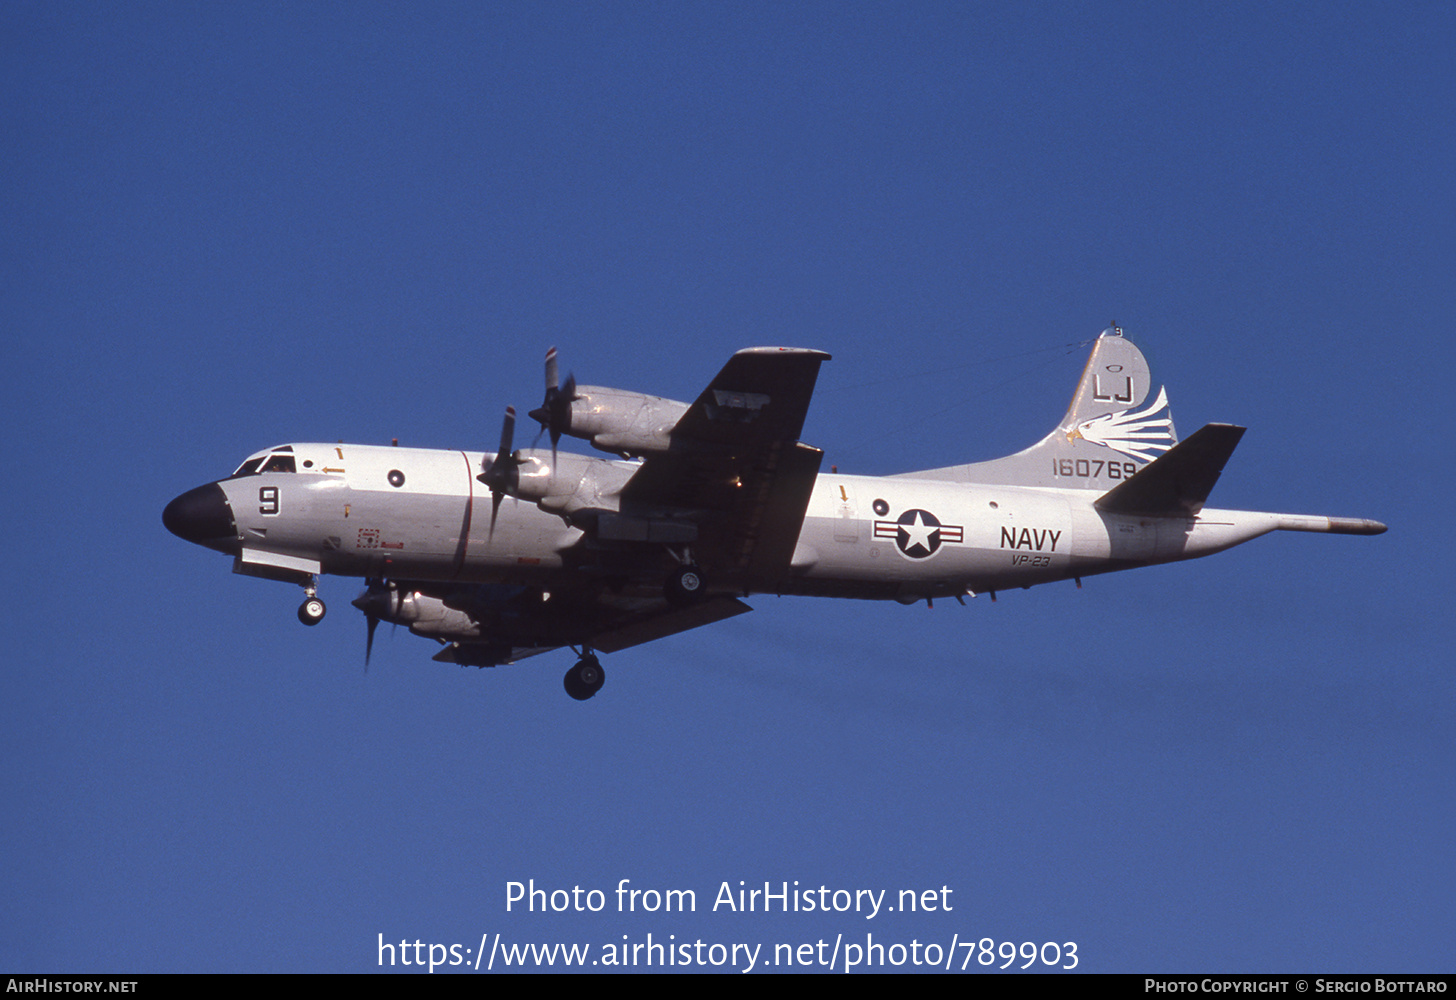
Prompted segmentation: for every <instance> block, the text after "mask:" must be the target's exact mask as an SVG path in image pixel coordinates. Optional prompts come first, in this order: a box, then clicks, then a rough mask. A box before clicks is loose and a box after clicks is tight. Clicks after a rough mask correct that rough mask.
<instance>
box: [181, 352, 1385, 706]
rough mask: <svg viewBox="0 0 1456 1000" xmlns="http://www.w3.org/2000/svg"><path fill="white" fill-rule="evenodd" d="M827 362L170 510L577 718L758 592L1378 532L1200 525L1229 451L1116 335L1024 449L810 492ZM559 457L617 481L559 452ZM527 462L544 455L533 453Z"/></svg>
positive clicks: (969, 584)
mask: <svg viewBox="0 0 1456 1000" xmlns="http://www.w3.org/2000/svg"><path fill="white" fill-rule="evenodd" d="M827 360H829V355H828V354H825V353H823V352H821V351H813V350H805V349H799V348H782V347H771V348H766V347H756V348H749V349H747V350H743V351H739V352H738V353H736V354H734V355H733V356H732V357H731V358H730V359H729V360H728V363H727V364H726V365H725V366H724V367H723V370H722V371H720V372H719V373H718V375H717V377H716V378H714V379H713V381H712V382H710V383H709V384H708V387H707V388H706V389H704V390H703V392H702V394H701V395H699V396H698V398H697V400H696V401H694V402H693V403H691V404H689V403H681V402H677V401H674V400H670V399H663V398H660V397H657V396H648V395H643V394H641V393H636V392H627V391H624V390H619V389H608V388H603V387H599V386H588V385H577V384H576V381H575V379H574V378H568V379H567V381H566V383H565V384H564V385H563V384H561V383H560V381H559V378H558V366H557V360H556V353H555V349H554V348H553V349H552V350H551V351H550V352H548V353H547V356H546V398H545V401H544V402H543V403H542V405H541V407H540V408H539V409H536V410H533V411H532V412H531V414H530V416H531V417H533V418H534V419H535V420H536V421H537V422H538V423H540V425H541V427H542V431H543V432H544V433H549V436H550V442H551V446H550V448H549V449H546V448H539V449H538V448H532V449H527V450H521V451H516V450H514V449H513V445H512V438H513V435H514V431H515V410H514V408H507V410H506V417H505V421H504V425H503V427H502V431H501V439H500V446H499V447H498V448H497V449H496V451H495V452H493V453H491V452H485V453H482V452H470V451H437V450H427V449H419V448H400V447H394V446H374V445H358V444H339V445H333V444H285V445H280V446H278V447H275V448H269V449H267V450H266V451H260V452H257V453H256V454H254V455H250V456H249V457H248V458H247V460H246V461H244V462H243V463H242V465H240V466H239V467H238V469H237V471H236V472H234V473H233V474H232V475H231V476H228V477H227V478H225V479H222V480H219V481H218V482H214V483H208V484H207V485H205V486H199V487H197V488H196V489H193V490H189V491H188V492H186V493H183V494H182V495H181V496H178V497H177V498H176V499H174V500H173V501H172V502H171V503H169V504H167V506H166V509H165V510H164V511H163V512H162V521H163V523H164V524H165V525H166V527H167V528H168V529H169V530H170V531H171V532H172V533H173V534H176V535H178V536H180V537H181V538H184V539H186V540H187V541H190V542H195V543H197V544H198V545H203V546H206V547H208V548H211V549H216V550H217V551H219V552H225V553H227V554H228V555H230V556H232V557H233V571H234V572H236V573H244V574H248V575H251V576H259V577H265V578H268V579H272V580H282V581H285V582H290V583H295V584H299V585H301V586H302V587H303V588H304V594H305V599H304V601H303V604H302V605H301V606H300V607H299V609H298V617H299V620H300V621H302V622H303V623H304V624H305V625H314V624H317V623H318V622H319V621H320V620H321V619H322V618H323V617H324V612H325V608H324V603H323V601H321V600H319V598H318V593H317V580H318V576H319V575H320V574H323V573H332V574H337V575H341V576H358V577H364V578H365V581H366V589H365V591H364V592H363V594H361V595H360V597H359V598H358V599H356V600H355V601H354V602H353V603H354V606H355V607H357V608H359V610H361V611H362V612H363V613H364V616H365V621H366V626H367V636H366V640H365V664H366V668H367V664H368V660H369V655H370V652H371V650H372V647H373V643H374V632H375V629H376V628H377V626H378V625H379V623H380V622H381V621H384V622H391V623H394V624H396V625H406V626H408V628H409V630H410V631H411V632H413V633H415V634H416V635H421V636H425V637H428V638H431V639H434V640H435V641H436V642H438V643H439V644H440V646H441V647H442V648H441V649H440V650H439V651H438V652H437V654H436V655H435V657H434V659H436V660H440V661H444V662H449V663H456V664H461V665H471V666H477V667H486V666H496V665H498V664H505V663H512V662H515V661H517V660H520V659H523V658H525V657H528V656H532V655H534V654H537V653H544V652H547V651H549V650H552V649H557V648H561V647H570V648H571V649H572V650H573V651H574V652H575V653H576V654H577V657H578V659H577V661H576V663H575V665H574V666H573V667H572V668H571V670H569V671H568V672H567V674H566V678H565V687H566V691H567V693H568V694H570V695H571V696H572V697H573V698H576V699H578V700H584V699H587V698H590V697H591V696H592V695H594V694H595V693H596V692H597V691H598V690H599V689H600V688H601V686H602V682H603V680H604V674H603V671H602V667H601V664H600V662H599V660H598V658H597V655H596V654H598V653H614V652H617V651H618V650H622V649H626V648H628V647H630V646H636V645H639V644H641V643H644V642H650V641H651V640H653V639H660V638H662V637H663V636H668V635H673V634H675V633H678V632H683V631H686V630H688V629H693V628H698V627H700V626H703V625H709V624H712V623H713V622H717V621H722V620H724V619H726V618H731V617H733V616H734V615H739V614H742V613H744V612H745V611H749V610H751V609H750V608H749V606H748V605H747V604H745V603H744V601H743V600H742V598H745V597H748V596H749V595H751V594H755V593H761V594H796V595H812V596H820V597H856V598H869V599H889V600H896V601H900V602H903V603H906V604H913V603H916V602H919V601H926V602H927V603H929V602H932V601H934V599H935V598H937V597H939V598H952V597H953V598H956V599H957V600H960V601H961V603H965V602H964V598H966V597H970V596H975V595H977V594H981V593H989V594H990V596H991V599H992V600H994V599H995V596H996V592H997V591H998V590H1004V589H1008V588H1012V587H1023V588H1024V587H1030V586H1033V585H1035V584H1040V583H1050V582H1052V581H1056V580H1067V579H1076V580H1077V582H1078V584H1079V585H1080V583H1081V578H1082V577H1084V576H1090V575H1092V574H1095V573H1109V572H1112V571H1114V570H1122V569H1131V568H1133V567H1136V566H1149V565H1153V564H1156V563H1166V562H1172V561H1175V560H1181V559H1193V558H1197V557H1199V556H1205V555H1209V554H1211V553H1214V552H1219V551H1222V550H1223V549H1227V548H1229V547H1231V546H1234V545H1238V544H1240V543H1242V542H1246V541H1249V540H1250V539H1252V538H1257V537H1258V536H1260V535H1263V534H1266V533H1268V532H1270V531H1276V530H1283V531H1319V532H1333V533H1337V534H1354V535H1376V534H1380V533H1381V532H1383V531H1385V525H1383V524H1381V523H1380V522H1378V521H1370V520H1363V519H1357V518H1342V517H1316V516H1309V515H1299V514H1272V513H1257V512H1252V511H1233V510H1215V509H1213V508H1209V507H1205V506H1204V502H1205V501H1206V500H1207V498H1208V494H1209V491H1210V490H1212V488H1213V485H1214V483H1215V482H1216V481H1217V479H1218V477H1219V474H1220V473H1221V472H1222V471H1223V467H1224V463H1225V462H1227V461H1228V458H1229V456H1230V454H1232V452H1233V450H1234V447H1235V445H1237V444H1238V442H1239V439H1240V437H1242V436H1243V433H1244V428H1242V427H1237V426H1233V425H1231V424H1208V425H1207V426H1205V427H1203V428H1201V429H1200V430H1198V431H1197V432H1196V433H1194V434H1193V435H1191V436H1190V437H1188V438H1186V439H1184V440H1182V441H1179V440H1178V437H1177V434H1176V432H1175V431H1174V428H1173V419H1172V415H1171V412H1170V409H1169V405H1168V396H1167V393H1166V391H1165V390H1164V389H1163V388H1162V387H1158V388H1157V390H1156V391H1154V388H1153V382H1152V379H1151V375H1150V373H1149V370H1148V364H1147V361H1146V360H1145V359H1144V357H1143V354H1142V352H1141V351H1139V350H1138V348H1137V347H1136V346H1135V345H1134V344H1133V342H1132V341H1131V340H1129V339H1128V338H1126V337H1124V336H1123V335H1122V331H1121V330H1120V329H1118V328H1116V327H1112V328H1109V329H1107V330H1105V331H1103V333H1102V334H1101V335H1100V336H1099V337H1098V338H1097V340H1096V341H1095V342H1094V346H1093V349H1092V354H1091V357H1090V358H1089V359H1088V362H1087V367H1086V369H1085V370H1084V372H1083V374H1082V378H1081V381H1080V383H1079V384H1078V386H1077V390H1076V393H1075V395H1074V396H1073V397H1072V403H1071V406H1070V407H1069V408H1068V409H1067V413H1066V416H1064V417H1063V418H1062V422H1061V423H1060V424H1058V425H1057V427H1056V428H1055V429H1054V430H1053V431H1052V432H1051V433H1050V434H1048V435H1047V436H1046V437H1045V438H1043V439H1042V440H1041V441H1039V442H1037V443H1036V444H1034V445H1032V446H1031V447H1030V448H1027V449H1026V450H1024V451H1021V452H1017V453H1016V454H1014V455H1009V456H1007V457H1005V458H999V459H995V460H992V461H986V462H976V463H971V464H968V465H954V466H948V467H946V468H940V469H930V470H926V471H922V472H907V473H903V474H900V475H894V476H881V477H870V476H851V475H840V474H839V473H838V472H837V471H831V472H830V473H828V474H825V473H823V472H821V471H820V461H821V459H822V458H823V452H821V451H820V450H819V449H817V448H813V447H810V446H809V445H807V444H804V443H803V442H801V441H800V440H799V434H800V431H801V430H802V428H803V424H804V417H805V414H806V413H807V411H808V408H809V399H810V396H811V395H812V393H813V390H814V382H815V380H816V378H817V377H818V373H819V366H820V364H821V363H822V362H824V361H827ZM562 435H568V436H571V437H575V438H580V439H584V440H586V441H588V442H590V443H591V444H592V445H593V446H594V447H595V448H597V449H598V450H600V451H602V452H605V453H607V454H609V455H611V456H612V457H611V458H593V457H588V456H585V455H578V454H574V453H567V452H561V451H560V450H559V447H558V446H559V443H560V439H561V437H562ZM538 440H539V438H538Z"/></svg>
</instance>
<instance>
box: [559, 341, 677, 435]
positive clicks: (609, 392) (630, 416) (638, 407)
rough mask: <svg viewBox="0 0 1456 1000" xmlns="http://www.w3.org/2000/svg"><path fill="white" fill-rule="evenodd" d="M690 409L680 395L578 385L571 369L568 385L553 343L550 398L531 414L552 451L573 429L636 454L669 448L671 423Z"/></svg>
mask: <svg viewBox="0 0 1456 1000" xmlns="http://www.w3.org/2000/svg"><path fill="white" fill-rule="evenodd" d="M687 411H688V404H687V403H680V402H678V401H677V400H675V399H664V398H663V397H661V396H649V395H646V394H645V393H641V392H629V391H627V390H626V389H609V388H606V387H605V386H599V385H581V386H579V385H577V384H576V376H575V375H568V376H567V378H566V385H564V386H563V385H559V384H558V382H557V365H556V348H554V347H553V348H551V350H549V351H547V352H546V398H545V400H544V401H543V402H542V403H541V405H540V406H539V407H538V408H536V409H534V410H532V411H531V414H530V415H531V419H533V420H535V421H536V422H537V423H539V424H540V425H541V427H542V428H543V429H544V430H546V431H548V432H549V433H550V435H551V451H552V453H553V454H554V453H555V451H556V444H557V442H558V441H560V440H561V435H563V434H569V435H571V436H572V437H575V438H581V439H582V440H584V441H588V442H590V443H591V446H592V447H593V448H597V449H599V450H601V451H605V452H610V453H611V454H613V455H620V456H622V457H623V458H637V457H640V456H642V455H646V454H649V453H651V452H661V451H667V450H668V448H669V446H670V445H671V443H672V442H671V438H670V434H671V432H672V428H673V426H674V425H675V424H676V423H677V422H678V420H679V419H680V418H681V417H682V415H683V414H684V413H686V412H687Z"/></svg>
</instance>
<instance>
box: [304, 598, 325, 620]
mask: <svg viewBox="0 0 1456 1000" xmlns="http://www.w3.org/2000/svg"><path fill="white" fill-rule="evenodd" d="M328 610H329V609H328V608H327V607H325V606H324V602H323V601H321V600H319V599H318V598H317V597H306V598H304V601H303V603H302V604H300V605H299V606H298V620H299V621H301V622H303V623H304V624H305V625H317V624H318V623H319V622H321V621H323V620H324V615H325V614H327V613H328Z"/></svg>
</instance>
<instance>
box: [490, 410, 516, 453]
mask: <svg viewBox="0 0 1456 1000" xmlns="http://www.w3.org/2000/svg"><path fill="white" fill-rule="evenodd" d="M515 436H516V408H515V407H514V406H507V407H506V419H505V421H504V422H503V423H502V424H501V439H500V450H499V451H497V452H496V455H495V461H496V462H499V461H500V460H501V459H502V458H503V457H504V456H506V455H509V454H510V453H511V451H512V448H511V443H512V441H513V440H514V438H515ZM492 464H494V463H492Z"/></svg>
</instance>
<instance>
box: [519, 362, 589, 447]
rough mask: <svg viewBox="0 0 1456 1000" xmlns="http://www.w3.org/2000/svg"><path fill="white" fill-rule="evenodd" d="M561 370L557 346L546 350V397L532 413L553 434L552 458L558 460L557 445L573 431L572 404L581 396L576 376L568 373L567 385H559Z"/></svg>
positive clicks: (545, 429)
mask: <svg viewBox="0 0 1456 1000" xmlns="http://www.w3.org/2000/svg"><path fill="white" fill-rule="evenodd" d="M559 375H560V371H559V369H558V368H557V364H556V348H554V347H553V348H551V350H549V351H547V352H546V399H545V400H544V401H543V402H542V403H541V405H540V407H538V408H537V409H534V410H532V411H531V413H530V417H531V419H532V420H534V421H536V422H537V423H538V424H540V425H541V429H542V430H544V431H547V432H549V433H550V435H551V460H552V462H553V464H554V463H555V461H556V445H557V443H558V442H559V441H560V440H561V435H562V434H570V433H571V404H572V403H574V402H576V401H577V400H578V399H580V398H581V397H579V396H578V395H577V394H576V376H575V375H567V376H566V385H564V386H563V385H558V381H557V379H558V376H559Z"/></svg>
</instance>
